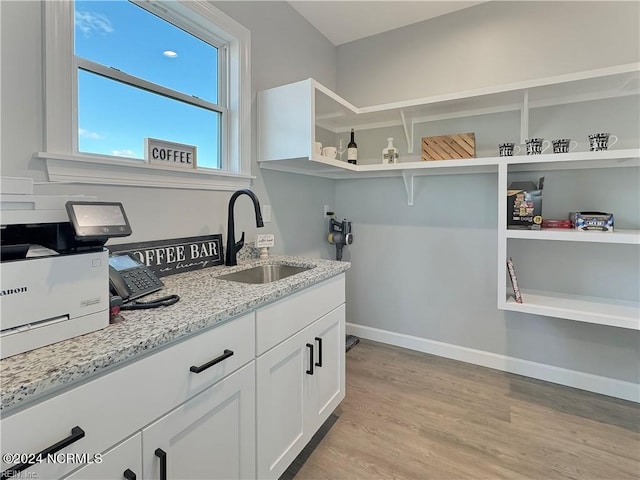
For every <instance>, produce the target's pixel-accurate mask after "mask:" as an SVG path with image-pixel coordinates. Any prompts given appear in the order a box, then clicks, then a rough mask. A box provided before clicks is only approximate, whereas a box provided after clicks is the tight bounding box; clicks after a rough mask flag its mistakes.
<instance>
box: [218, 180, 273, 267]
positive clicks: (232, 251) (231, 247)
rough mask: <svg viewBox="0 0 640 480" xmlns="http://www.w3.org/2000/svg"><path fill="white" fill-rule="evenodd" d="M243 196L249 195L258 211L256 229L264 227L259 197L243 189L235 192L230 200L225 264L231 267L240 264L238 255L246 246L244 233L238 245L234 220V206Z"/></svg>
mask: <svg viewBox="0 0 640 480" xmlns="http://www.w3.org/2000/svg"><path fill="white" fill-rule="evenodd" d="M242 194H245V195H248V196H249V198H250V199H251V201H252V202H253V208H254V209H255V211H256V227H258V228H260V227H264V223H263V222H262V213H261V212H260V202H259V201H258V197H256V195H255V193H253V192H252V191H251V190H247V189H242V190H238V191H236V192H234V194H233V195H231V198H230V199H229V217H228V221H227V251H226V253H225V259H224V264H225V265H227V266H229V267H232V266H233V265H237V264H238V260H237V258H236V254H237V253H238V251H239V250H240V249H241V248H242V247H243V246H244V232H242V236H241V237H240V241H239V242H238V243H236V232H235V227H234V219H233V206H234V205H235V203H236V199H237V198H238V197H239V196H240V195H242Z"/></svg>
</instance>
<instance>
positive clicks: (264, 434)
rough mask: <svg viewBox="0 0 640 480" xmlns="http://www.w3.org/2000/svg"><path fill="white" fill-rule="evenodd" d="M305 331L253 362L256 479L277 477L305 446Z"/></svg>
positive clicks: (307, 363) (308, 357) (307, 358)
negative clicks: (254, 379)
mask: <svg viewBox="0 0 640 480" xmlns="http://www.w3.org/2000/svg"><path fill="white" fill-rule="evenodd" d="M307 339H308V335H307V332H300V333H298V334H297V335H294V336H293V337H291V338H289V339H288V340H287V341H285V342H283V343H281V344H280V345H278V346H277V347H275V348H273V349H272V350H270V351H269V352H267V353H265V354H264V355H262V356H261V357H260V358H258V360H257V361H256V371H257V376H256V379H257V382H256V383H257V389H256V397H257V399H258V400H257V401H258V410H259V412H260V414H259V415H258V423H257V428H256V430H257V447H258V448H257V465H258V470H257V472H258V478H260V479H268V478H278V477H279V476H280V475H281V474H282V472H284V471H285V470H286V469H287V467H288V466H289V464H291V462H292V461H293V460H294V459H295V458H296V456H297V455H298V453H299V452H300V451H301V450H302V449H303V448H304V446H305V444H306V443H307V439H306V436H305V430H306V429H305V425H304V422H305V413H304V407H305V399H304V396H305V386H306V381H305V375H306V373H305V372H306V370H307V368H308V365H309V362H310V361H311V359H310V356H309V353H310V352H309V350H308V349H307V347H306V343H307Z"/></svg>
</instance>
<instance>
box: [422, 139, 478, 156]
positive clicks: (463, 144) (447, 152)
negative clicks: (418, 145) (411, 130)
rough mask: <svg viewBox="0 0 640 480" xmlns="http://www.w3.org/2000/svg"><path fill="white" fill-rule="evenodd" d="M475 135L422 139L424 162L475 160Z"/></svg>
mask: <svg viewBox="0 0 640 480" xmlns="http://www.w3.org/2000/svg"><path fill="white" fill-rule="evenodd" d="M475 156H476V135H475V133H456V134H455V135H441V136H438V137H423V138H422V160H426V161H429V160H452V159H457V158H475Z"/></svg>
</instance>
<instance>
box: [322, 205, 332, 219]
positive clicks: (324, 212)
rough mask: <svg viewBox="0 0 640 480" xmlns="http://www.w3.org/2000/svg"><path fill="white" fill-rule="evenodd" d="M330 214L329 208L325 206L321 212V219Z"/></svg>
mask: <svg viewBox="0 0 640 480" xmlns="http://www.w3.org/2000/svg"><path fill="white" fill-rule="evenodd" d="M329 212H331V207H330V206H329V205H325V206H324V209H323V210H322V218H327V214H328V213H329Z"/></svg>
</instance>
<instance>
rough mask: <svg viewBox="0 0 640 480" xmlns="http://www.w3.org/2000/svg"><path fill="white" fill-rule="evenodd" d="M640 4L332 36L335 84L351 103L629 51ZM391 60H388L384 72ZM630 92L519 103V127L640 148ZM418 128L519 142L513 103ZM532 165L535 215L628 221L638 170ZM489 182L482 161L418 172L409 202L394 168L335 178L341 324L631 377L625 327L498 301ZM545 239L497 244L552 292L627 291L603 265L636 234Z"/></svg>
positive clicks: (625, 250) (619, 261) (639, 216)
mask: <svg viewBox="0 0 640 480" xmlns="http://www.w3.org/2000/svg"><path fill="white" fill-rule="evenodd" d="M639 7H640V4H639V3H638V2H633V3H631V2H491V3H488V4H482V5H479V6H476V7H473V8H470V9H468V10H463V11H460V12H455V13H452V14H450V15H446V16H443V17H440V18H436V19H432V20H429V21H426V22H421V23H418V24H415V25H412V26H408V27H405V28H401V29H398V30H394V31H391V32H387V33H384V34H380V35H376V36H374V37H370V38H366V39H362V40H358V41H355V42H352V43H348V44H345V45H342V46H339V47H338V92H337V93H338V94H339V95H341V96H342V97H343V98H345V99H346V100H348V101H350V102H352V103H354V104H356V105H358V106H361V107H362V106H369V105H376V104H381V103H385V102H391V101H401V100H408V99H411V98H419V97H425V96H430V95H435V94H440V93H447V92H456V91H460V90H468V89H474V88H480V87H484V86H490V85H500V84H505V83H509V82H515V81H521V80H528V79H534V78H542V77H546V76H552V75H558V74H563V73H570V72H575V71H581V70H588V69H592V68H600V67H606V66H611V65H615V64H624V63H631V62H638V61H640V34H639V29H640V24H639V22H638V18H640V9H639ZM390 68H395V69H396V72H397V74H396V75H395V76H393V77H391V76H390V75H389V71H390ZM632 98H634V101H633V102H629V100H628V98H623V99H619V100H615V101H612V102H608V103H606V102H605V103H603V104H600V103H598V102H592V103H591V104H589V105H587V104H576V105H572V106H568V107H557V108H556V107H552V108H547V109H540V110H536V111H533V113H532V120H531V125H530V127H531V136H538V135H540V136H542V137H544V138H548V139H551V138H561V137H565V136H567V137H570V138H575V139H576V140H578V141H579V142H580V144H581V145H580V148H581V149H583V150H586V149H587V147H586V134H587V133H590V132H593V131H596V130H600V131H601V130H603V131H609V130H611V131H612V132H614V133H618V134H619V136H620V137H621V140H620V142H621V143H620V145H621V146H626V147H638V146H639V145H638V131H639V129H640V110H639V108H638V105H637V96H636V97H632ZM421 128H423V129H424V131H421V132H418V129H417V130H416V136H417V137H418V140H419V137H420V136H426V134H429V135H437V134H447V133H456V132H467V131H475V132H477V142H478V143H479V149H481V150H484V151H485V152H486V151H487V150H491V149H493V150H495V149H496V148H497V144H498V143H500V142H503V141H516V142H518V138H517V137H518V132H519V116H518V114H517V113H516V114H513V115H512V114H509V113H506V114H497V115H494V116H491V117H488V118H487V117H485V118H473V117H471V118H465V119H460V120H450V121H447V122H441V123H433V124H425V125H423V126H422V127H421ZM387 135H388V131H378V130H370V131H362V132H359V133H357V140H358V144H359V147H361V148H360V149H361V150H363V152H364V153H368V154H370V155H375V153H376V151H380V150H381V149H382V148H383V147H384V146H385V145H386V137H387ZM395 137H396V146H398V147H399V148H400V153H401V156H402V153H403V150H404V151H405V152H406V148H407V146H406V143H405V141H404V140H403V139H404V136H403V135H402V134H401V132H400V131H398V132H397V135H395ZM416 151H418V150H416ZM494 154H495V152H494ZM365 156H367V155H365ZM615 170H618V171H615ZM546 175H547V176H546V188H545V190H546V191H545V194H544V196H543V213H545V212H548V214H550V215H558V216H563V215H565V214H566V212H568V211H569V209H570V208H571V209H575V208H578V207H581V208H580V209H583V210H586V209H588V208H595V209H607V208H610V209H611V210H610V211H614V212H616V211H617V212H620V213H621V215H620V227H622V226H623V225H625V226H627V228H629V227H631V228H638V227H639V226H640V211H639V207H638V205H640V196H639V193H638V191H639V188H638V187H639V185H640V178H639V177H638V170H637V169H635V170H631V171H629V170H627V169H614V170H613V171H606V172H605V171H601V172H597V173H595V174H587V173H585V172H572V173H569V172H564V173H547V174H546ZM533 179H535V178H533ZM603 185H604V186H605V187H606V186H608V187H609V188H611V189H613V190H615V191H617V192H620V195H619V196H618V197H617V199H615V200H611V199H610V198H609V199H605V198H604V196H600V195H599V194H598V193H595V192H597V191H598V189H602V186H603ZM567 186H569V187H570V188H568V189H567ZM496 188H497V179H496V176H495V175H455V176H453V175H452V176H432V177H418V178H416V194H415V205H414V206H413V207H409V206H407V201H406V194H405V192H404V187H403V184H402V179H398V178H390V179H375V180H371V179H363V180H350V181H339V182H337V183H336V210H337V211H338V212H340V215H341V216H346V217H347V218H349V219H350V220H351V221H352V222H353V231H354V238H355V241H354V244H353V245H351V246H350V247H349V248H348V249H347V252H346V255H345V259H346V260H350V261H351V262H352V268H351V270H350V271H349V272H348V276H347V280H348V283H347V319H348V322H350V323H352V324H355V325H357V326H363V327H365V331H370V330H367V329H368V328H375V329H381V330H383V331H386V332H388V333H390V334H391V335H388V338H390V339H394V340H395V341H400V342H409V343H411V342H413V343H414V344H420V345H431V346H434V345H435V347H434V348H440V346H441V344H439V343H438V342H442V343H443V344H445V347H446V348H445V350H448V351H453V352H458V353H459V352H463V353H464V352H467V353H468V350H465V349H472V350H473V351H474V352H475V353H477V352H481V355H480V357H481V356H482V355H484V354H486V358H488V359H490V361H494V359H495V357H494V356H493V355H494V354H495V355H498V357H499V358H505V357H506V358H514V359H517V360H523V361H525V362H523V363H526V361H531V362H536V363H537V364H542V365H544V366H552V367H560V368H562V369H568V370H574V371H577V372H583V373H586V374H593V375H597V376H602V377H607V378H611V379H617V380H622V381H626V382H634V383H638V382H639V380H640V367H639V365H640V334H639V332H637V331H630V330H624V329H617V328H612V327H605V326H600V325H590V324H582V323H577V322H573V321H568V320H561V319H553V318H546V317H539V316H533V315H525V314H516V313H512V312H506V313H505V312H502V311H498V310H497V309H496V295H497V294H496V278H497V275H498V274H500V275H502V274H503V271H502V269H501V271H500V272H498V271H497V266H496V258H497V245H496V239H497V213H496V210H497V202H498V194H497V191H496ZM590 189H591V191H592V192H594V193H593V194H592V195H589V193H588V192H589V190H590ZM596 195H597V196H596ZM587 205H588V206H587ZM543 243H545V245H544V246H543V247H540V243H538V244H537V247H538V248H539V250H538V251H537V252H535V253H534V254H533V255H534V256H533V259H532V257H531V252H528V253H529V256H528V257H527V256H526V254H525V253H524V252H523V251H522V250H523V245H522V243H520V244H518V242H514V245H512V248H511V250H510V253H513V254H514V256H518V258H529V259H530V260H529V261H528V262H527V263H524V264H522V265H520V266H521V274H522V275H524V277H525V280H526V281H527V283H531V284H535V283H538V284H542V285H546V286H547V288H550V287H553V288H556V287H557V288H564V289H565V290H564V291H571V290H572V289H580V288H582V289H586V290H589V289H591V290H594V288H593V287H594V285H597V286H598V287H601V288H603V289H605V288H606V289H608V291H607V292H606V293H607V294H611V295H613V296H617V297H618V298H626V299H631V300H635V301H638V300H639V298H638V297H639V296H640V285H639V284H638V278H637V274H636V275H635V277H632V278H631V281H630V282H628V284H621V282H619V279H617V278H616V272H619V271H620V270H625V271H626V272H627V276H626V278H629V273H628V272H633V271H634V269H635V272H637V271H638V269H639V268H640V258H639V256H638V249H637V247H622V248H620V249H618V250H616V254H615V255H614V254H611V253H610V252H611V250H606V249H602V248H594V247H585V246H581V247H580V248H579V249H577V250H578V251H579V253H578V254H575V253H573V252H568V251H567V250H568V249H570V246H569V245H563V246H558V245H552V244H550V243H551V242H543ZM562 243H564V242H562ZM510 245H511V242H510ZM524 248H531V244H530V243H529V244H527V245H525V247H524ZM580 254H582V255H583V256H584V255H595V257H596V258H597V260H596V262H597V264H598V265H603V264H605V265H606V266H605V267H604V268H605V272H604V274H603V272H602V271H600V272H594V270H593V269H587V270H584V269H581V267H580V266H579V265H577V263H578V262H579V261H580V258H581V257H580ZM571 255H573V256H571ZM576 255H577V256H576ZM576 259H578V262H576ZM541 260H544V261H541ZM572 262H573V263H572ZM541 266H545V267H546V269H544V268H541ZM535 269H537V271H536V270H535ZM553 269H557V270H558V272H557V273H558V274H557V275H554V273H553ZM570 269H573V270H570ZM572 273H573V276H572ZM567 278H574V279H576V278H577V280H574V281H573V282H571V281H567ZM551 283H553V285H550V284H551ZM395 334H400V336H395V337H394V335H395ZM402 335H408V336H410V337H403V336H402ZM407 338H409V339H407ZM421 342H422V343H421ZM449 347H450V348H449ZM482 352H484V353H482Z"/></svg>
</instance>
